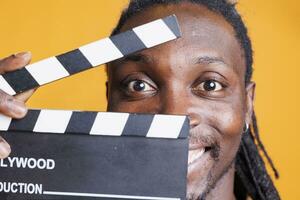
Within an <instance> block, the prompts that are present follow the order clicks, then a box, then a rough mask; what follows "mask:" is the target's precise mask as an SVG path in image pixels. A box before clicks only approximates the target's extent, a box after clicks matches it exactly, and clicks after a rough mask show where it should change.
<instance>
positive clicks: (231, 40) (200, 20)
mask: <svg viewBox="0 0 300 200" xmlns="http://www.w3.org/2000/svg"><path fill="white" fill-rule="evenodd" d="M171 14H176V16H177V18H178V21H179V24H180V28H181V32H182V38H180V39H178V40H175V41H171V42H168V43H166V44H163V45H159V46H158V47H155V48H151V49H149V50H146V51H144V52H145V53H146V54H148V53H149V54H151V56H152V57H155V58H156V59H157V60H159V59H160V58H163V59H164V60H165V58H166V57H165V55H167V54H174V55H178V54H181V53H183V54H185V55H184V56H186V57H191V59H193V56H213V57H220V58H221V59H223V60H224V62H225V63H226V64H227V65H228V66H230V67H232V68H233V70H234V71H235V72H236V73H237V74H239V75H241V77H243V75H244V73H245V60H244V56H243V51H242V50H241V46H240V44H239V42H238V40H237V39H236V37H235V31H234V30H233V27H232V26H231V25H230V24H229V23H228V22H227V21H226V20H225V19H224V18H223V17H222V16H221V15H219V14H216V13H214V12H212V11H210V10H208V9H207V8H206V7H204V6H200V5H196V4H193V3H188V2H186V3H180V4H170V5H156V6H153V7H151V8H148V9H146V10H144V11H142V12H140V13H138V14H137V15H134V16H133V17H131V18H129V19H128V20H127V21H126V23H125V24H124V26H123V27H122V29H121V31H125V30H128V29H131V28H133V27H135V26H138V25H141V24H144V23H147V22H149V21H152V20H155V19H158V18H163V17H166V16H168V15H171ZM162 52H163V53H162ZM195 54H203V55H195Z"/></svg>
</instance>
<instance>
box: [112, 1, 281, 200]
mask: <svg viewBox="0 0 300 200" xmlns="http://www.w3.org/2000/svg"><path fill="white" fill-rule="evenodd" d="M184 1H186V2H191V3H194V4H197V5H202V6H205V7H206V8H208V9H209V10H211V11H213V12H215V13H218V14H219V15H222V16H223V17H224V18H225V20H226V21H227V22H228V23H230V24H231V26H232V27H233V29H234V30H235V33H236V38H237V40H238V41H239V43H240V45H241V47H242V49H243V50H244V57H245V61H246V73H245V84H246V85H247V84H248V83H250V81H251V77H252V73H253V68H252V64H253V53H252V46H251V41H250V38H249V36H248V33H247V28H246V26H245V24H244V22H243V20H242V18H241V16H240V14H239V13H238V12H237V10H236V8H235V4H234V3H230V1H228V0H227V1H226V0H131V1H130V3H129V5H128V7H127V9H125V10H124V11H123V12H122V15H121V17H120V19H119V22H118V24H117V26H116V27H115V29H114V30H113V32H112V35H115V34H117V33H119V32H120V30H121V28H122V27H123V25H124V24H125V22H126V21H127V20H128V19H129V18H131V17H133V16H134V15H136V14H138V13H140V12H143V11H144V10H145V9H147V8H150V7H152V6H154V5H168V4H178V3H181V2H184ZM260 151H261V152H262V153H263V155H264V156H265V158H266V159H267V161H268V163H269V164H270V166H271V168H272V170H273V172H274V174H275V177H276V178H278V177H279V175H278V172H277V170H276V168H275V167H274V164H273V162H272V160H271V158H270V157H269V155H268V153H267V152H266V150H265V148H264V145H263V143H262V142H261V140H260V137H259V131H258V126H257V121H256V116H255V113H254V112H253V114H252V124H251V127H250V128H249V129H248V130H246V131H245V132H244V134H243V137H242V141H241V145H240V148H239V150H238V153H237V156H236V165H235V167H236V170H235V171H236V172H235V183H234V193H235V196H236V198H237V199H243V200H244V199H246V198H247V196H248V195H249V196H250V197H251V198H252V199H257V200H277V199H280V197H279V194H278V192H277V190H276V188H275V186H274V184H273V181H272V179H271V178H270V176H269V175H268V173H267V170H266V167H265V163H264V161H263V159H262V157H261V155H260Z"/></svg>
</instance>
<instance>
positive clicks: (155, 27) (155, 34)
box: [133, 19, 176, 48]
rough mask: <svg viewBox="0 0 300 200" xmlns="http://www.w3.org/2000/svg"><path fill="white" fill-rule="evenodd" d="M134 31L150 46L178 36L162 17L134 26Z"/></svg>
mask: <svg viewBox="0 0 300 200" xmlns="http://www.w3.org/2000/svg"><path fill="white" fill-rule="evenodd" d="M133 31H134V32H135V33H136V34H137V35H138V37H139V38H140V39H141V40H142V41H143V43H144V44H145V46H146V47H148V48H150V47H153V46H155V45H158V44H161V43H163V42H167V41H169V40H173V39H175V38H176V35H174V33H173V32H172V31H171V30H170V29H169V27H168V26H167V25H166V24H165V23H164V21H163V20H162V19H159V20H155V21H153V22H150V23H147V24H144V25H142V26H138V27H136V28H133Z"/></svg>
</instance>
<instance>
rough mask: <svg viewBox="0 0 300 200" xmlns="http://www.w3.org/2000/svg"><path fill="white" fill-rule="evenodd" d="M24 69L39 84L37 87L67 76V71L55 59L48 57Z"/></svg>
mask: <svg viewBox="0 0 300 200" xmlns="http://www.w3.org/2000/svg"><path fill="white" fill-rule="evenodd" d="M26 69H27V70H28V71H29V73H30V74H31V75H32V76H33V78H34V79H35V80H36V81H37V82H38V83H39V85H43V84H46V83H49V82H52V81H55V80H58V79H61V78H63V77H66V76H69V73H68V72H67V70H66V69H65V68H64V67H63V66H62V64H61V63H60V62H59V61H58V60H57V58H56V57H50V58H47V59H44V60H41V61H39V62H36V63H33V64H31V65H28V66H26Z"/></svg>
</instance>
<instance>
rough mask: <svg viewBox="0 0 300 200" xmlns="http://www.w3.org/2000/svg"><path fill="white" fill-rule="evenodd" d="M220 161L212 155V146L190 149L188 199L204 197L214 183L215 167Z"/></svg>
mask: <svg viewBox="0 0 300 200" xmlns="http://www.w3.org/2000/svg"><path fill="white" fill-rule="evenodd" d="M217 162H218V161H217V160H216V159H214V158H213V157H212V149H211V148H210V147H201V148H194V149H191V148H190V150H189V159H188V175H187V196H186V199H187V200H197V199H201V198H203V197H204V196H205V195H206V194H207V193H208V191H209V190H210V188H211V187H212V186H213V185H214V182H215V181H213V177H214V176H213V174H212V171H213V168H214V166H215V165H216V163H217Z"/></svg>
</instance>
